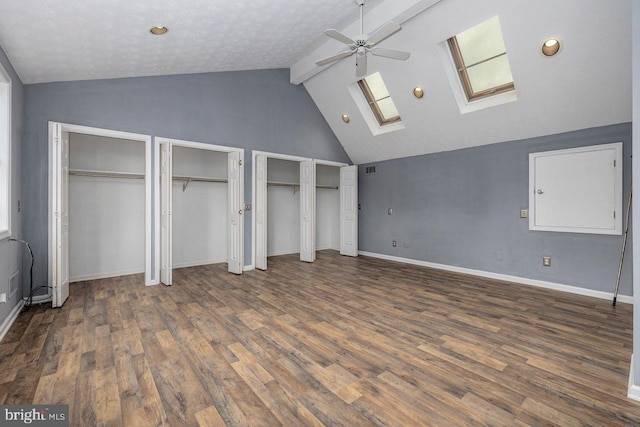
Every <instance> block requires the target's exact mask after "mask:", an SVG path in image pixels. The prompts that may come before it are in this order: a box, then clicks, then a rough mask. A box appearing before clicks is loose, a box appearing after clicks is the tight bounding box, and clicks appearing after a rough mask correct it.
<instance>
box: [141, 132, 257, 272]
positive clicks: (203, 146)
mask: <svg viewBox="0 0 640 427" xmlns="http://www.w3.org/2000/svg"><path fill="white" fill-rule="evenodd" d="M161 143H169V144H171V146H177V147H185V148H195V149H198V150H208V151H217V152H222V153H233V152H237V153H239V155H240V161H241V164H240V171H239V179H240V195H239V199H240V203H241V204H243V200H244V148H237V147H230V146H226V145H216V144H207V143H206V142H196V141H185V140H182V139H175V138H166V137H162V136H156V137H154V147H155V153H156V156H154V159H153V160H154V165H155V171H156V174H157V177H158V179H156V182H155V185H156V190H155V194H157V195H158V197H156V198H155V203H154V205H155V215H154V220H155V230H154V231H155V235H156V236H157V237H156V239H155V245H154V248H153V250H154V259H155V267H156V268H155V271H154V273H155V275H156V277H157V278H158V282H157V283H160V268H161V260H160V245H161V242H160V237H161V234H160V221H161V210H160V144H161ZM227 185H228V184H227ZM243 207H244V206H243ZM243 212H244V209H243ZM241 222H242V224H241V225H240V242H239V245H240V249H239V251H240V258H241V260H240V264H241V265H242V267H243V269H244V220H242V219H241ZM227 243H228V242H227Z"/></svg>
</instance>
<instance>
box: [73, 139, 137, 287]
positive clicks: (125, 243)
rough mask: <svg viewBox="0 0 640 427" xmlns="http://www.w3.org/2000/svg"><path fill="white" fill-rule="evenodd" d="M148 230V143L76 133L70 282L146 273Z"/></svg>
mask: <svg viewBox="0 0 640 427" xmlns="http://www.w3.org/2000/svg"><path fill="white" fill-rule="evenodd" d="M144 230H145V144H144V142H140V141H131V140H125V139H117V138H109V137H102V136H95V135H86V134H79V133H70V134H69V278H70V281H71V282H77V281H81V280H89V279H96V278H103V277H114V276H121V275H126V274H134V273H143V272H144V270H145V266H144V256H145V247H144V245H145V231H144Z"/></svg>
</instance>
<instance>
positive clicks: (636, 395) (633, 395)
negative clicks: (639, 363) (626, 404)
mask: <svg viewBox="0 0 640 427" xmlns="http://www.w3.org/2000/svg"><path fill="white" fill-rule="evenodd" d="M627 397H628V398H629V399H633V400H637V401H640V386H639V385H635V384H634V383H633V354H632V355H631V368H629V389H628V391H627Z"/></svg>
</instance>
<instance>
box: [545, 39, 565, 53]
mask: <svg viewBox="0 0 640 427" xmlns="http://www.w3.org/2000/svg"><path fill="white" fill-rule="evenodd" d="M541 50H542V54H543V55H544V56H553V55H556V54H557V53H558V52H560V40H558V39H556V38H550V39H547V40H546V41H545V42H544V43H543V44H542V49H541Z"/></svg>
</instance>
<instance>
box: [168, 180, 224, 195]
mask: <svg viewBox="0 0 640 427" xmlns="http://www.w3.org/2000/svg"><path fill="white" fill-rule="evenodd" d="M172 178H173V179H175V180H176V181H184V184H182V192H184V191H186V190H187V187H188V186H189V183H190V182H191V181H197V182H223V183H226V182H229V181H228V180H227V179H226V178H208V177H205V176H173V177H172Z"/></svg>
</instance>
